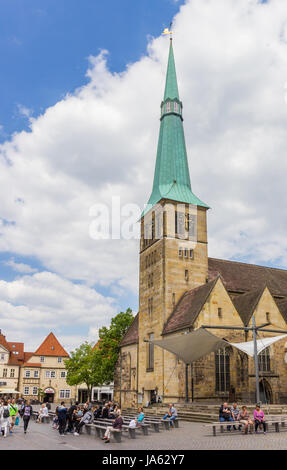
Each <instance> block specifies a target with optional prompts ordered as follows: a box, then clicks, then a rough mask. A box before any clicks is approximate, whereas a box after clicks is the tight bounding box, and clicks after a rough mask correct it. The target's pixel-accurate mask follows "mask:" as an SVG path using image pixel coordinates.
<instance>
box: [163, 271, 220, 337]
mask: <svg viewBox="0 0 287 470" xmlns="http://www.w3.org/2000/svg"><path fill="white" fill-rule="evenodd" d="M216 282H217V279H214V280H213V281H211V282H208V283H206V284H203V285H202V286H199V287H196V288H195V289H191V290H189V291H187V292H185V293H184V294H183V296H182V297H181V299H180V300H179V302H178V303H177V305H176V307H175V309H174V311H173V313H172V314H171V316H170V317H169V319H168V320H167V322H166V324H165V326H164V328H163V332H162V334H163V335H165V334H168V333H173V332H174V331H177V330H182V329H184V328H188V327H191V326H192V325H193V323H194V322H195V320H196V318H197V316H198V315H199V313H200V311H201V309H202V307H203V306H204V304H205V302H206V301H207V299H208V297H209V295H210V293H211V291H212V290H213V288H214V286H215V284H216Z"/></svg>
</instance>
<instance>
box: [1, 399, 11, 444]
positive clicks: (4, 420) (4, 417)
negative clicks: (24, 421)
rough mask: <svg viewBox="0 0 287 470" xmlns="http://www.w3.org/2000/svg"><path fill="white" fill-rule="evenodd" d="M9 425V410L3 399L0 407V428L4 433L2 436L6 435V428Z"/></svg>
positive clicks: (7, 428)
mask: <svg viewBox="0 0 287 470" xmlns="http://www.w3.org/2000/svg"><path fill="white" fill-rule="evenodd" d="M9 425H10V410H9V406H8V402H7V401H6V400H4V402H3V403H2V406H1V407H0V428H1V430H2V432H3V433H4V437H7V434H8V430H9Z"/></svg>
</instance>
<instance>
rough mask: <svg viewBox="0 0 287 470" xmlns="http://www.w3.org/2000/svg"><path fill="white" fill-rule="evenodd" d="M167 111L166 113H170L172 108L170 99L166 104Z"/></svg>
mask: <svg viewBox="0 0 287 470" xmlns="http://www.w3.org/2000/svg"><path fill="white" fill-rule="evenodd" d="M165 111H166V113H170V111H171V109H170V101H168V102H167V103H166V105H165Z"/></svg>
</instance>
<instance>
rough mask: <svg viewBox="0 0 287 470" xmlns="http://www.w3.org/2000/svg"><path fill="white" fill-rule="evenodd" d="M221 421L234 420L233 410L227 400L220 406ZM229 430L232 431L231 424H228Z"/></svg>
mask: <svg viewBox="0 0 287 470" xmlns="http://www.w3.org/2000/svg"><path fill="white" fill-rule="evenodd" d="M219 421H220V422H221V423H223V422H224V421H233V418H232V414H231V410H230V408H228V404H227V403H226V402H225V403H223V405H221V407H220V408H219ZM227 431H231V426H227Z"/></svg>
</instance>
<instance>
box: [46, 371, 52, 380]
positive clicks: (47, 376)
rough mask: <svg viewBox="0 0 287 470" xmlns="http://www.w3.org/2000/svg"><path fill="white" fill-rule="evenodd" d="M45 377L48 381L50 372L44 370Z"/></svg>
mask: <svg viewBox="0 0 287 470" xmlns="http://www.w3.org/2000/svg"><path fill="white" fill-rule="evenodd" d="M45 377H46V379H49V378H50V377H51V371H49V370H46V372H45Z"/></svg>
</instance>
